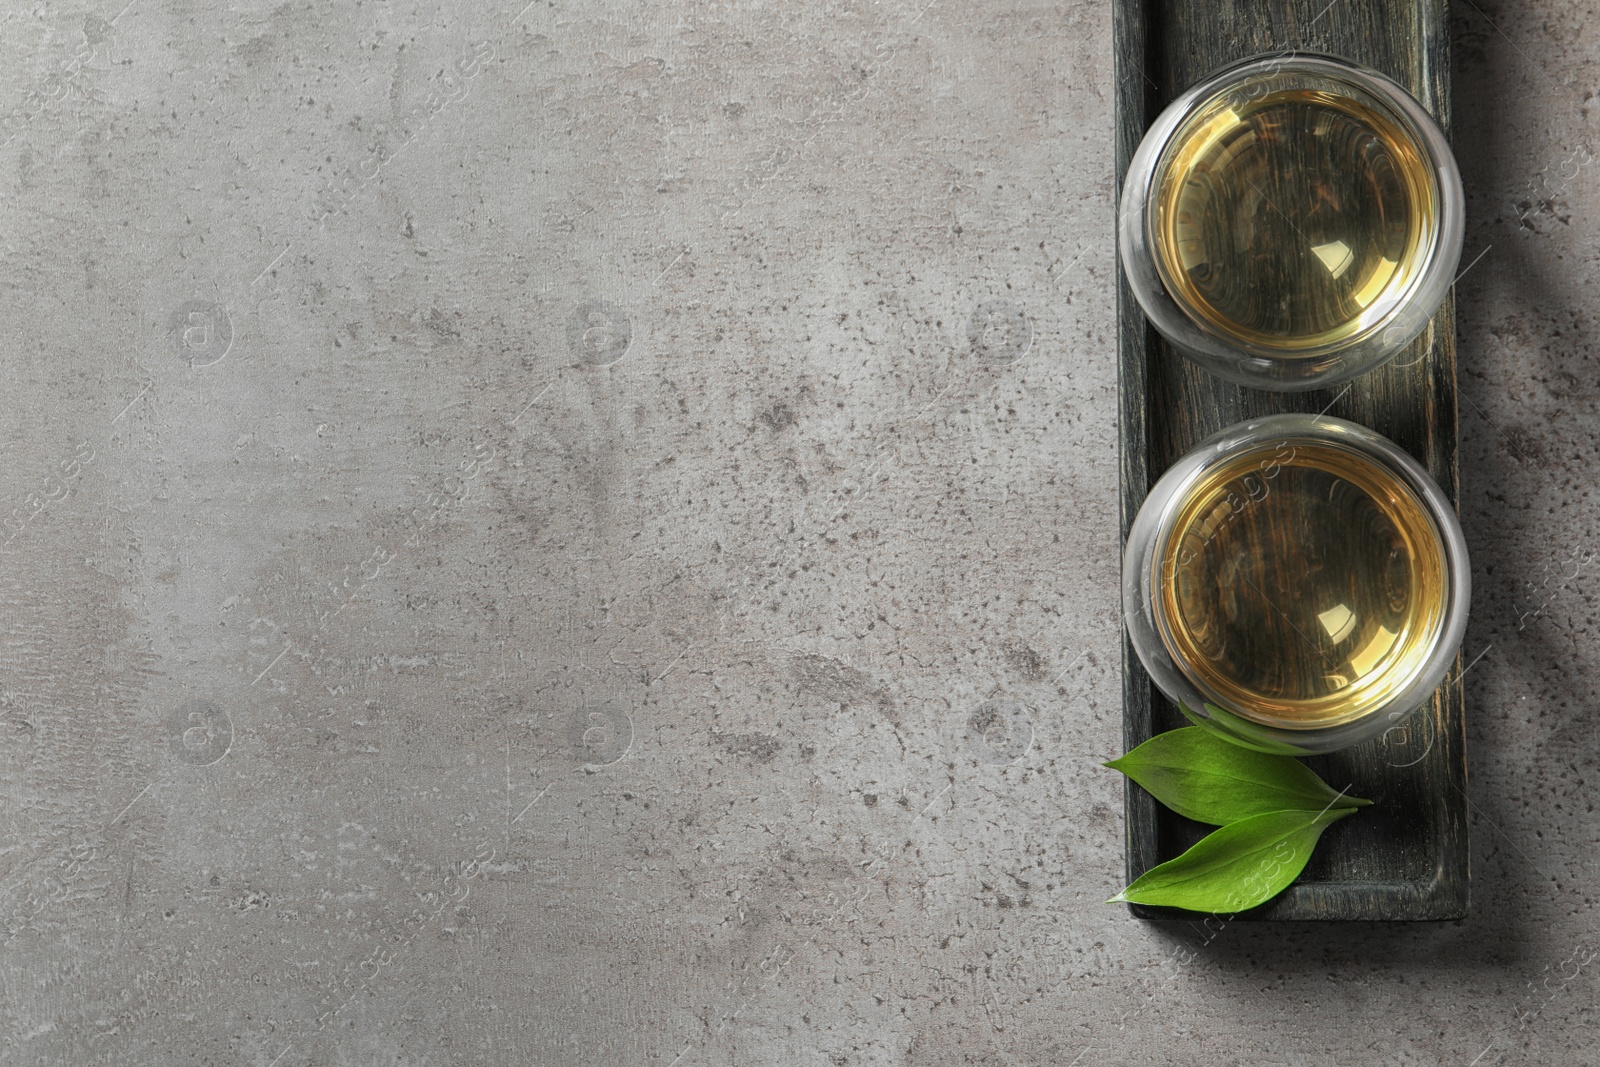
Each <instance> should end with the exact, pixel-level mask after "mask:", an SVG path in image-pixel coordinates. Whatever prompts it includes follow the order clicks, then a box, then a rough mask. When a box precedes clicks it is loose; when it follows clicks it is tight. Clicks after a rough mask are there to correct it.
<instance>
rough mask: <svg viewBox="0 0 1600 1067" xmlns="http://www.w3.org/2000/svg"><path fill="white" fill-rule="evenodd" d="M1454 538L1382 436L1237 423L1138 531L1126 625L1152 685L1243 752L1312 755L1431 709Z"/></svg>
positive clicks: (1459, 614) (1173, 477) (1448, 521)
mask: <svg viewBox="0 0 1600 1067" xmlns="http://www.w3.org/2000/svg"><path fill="white" fill-rule="evenodd" d="M1471 587H1472V576H1471V571H1470V568H1469V565H1468V560H1467V548H1466V542H1465V539H1464V538H1463V537H1462V533H1461V525H1460V523H1459V522H1458V521H1457V519H1456V516H1455V511H1454V509H1453V508H1452V507H1451V506H1450V502H1449V500H1448V499H1447V498H1446V497H1445V495H1444V493H1443V491H1441V490H1440V488H1439V487H1438V485H1437V484H1436V483H1435V482H1434V481H1433V479H1432V478H1430V477H1429V476H1428V473H1427V471H1426V470H1424V469H1423V468H1422V466H1421V465H1420V464H1419V463H1417V461H1416V460H1414V459H1412V458H1411V457H1410V456H1409V455H1407V454H1406V453H1405V452H1404V451H1403V450H1402V449H1401V448H1399V447H1398V446H1397V445H1395V444H1394V443H1393V442H1392V441H1390V440H1388V439H1387V438H1385V437H1383V436H1381V435H1379V434H1376V433H1374V432H1373V431H1371V430H1368V429H1366V428H1365V427H1362V426H1358V425H1356V424H1355V423H1352V422H1346V421H1345V420H1343V419H1337V418H1332V417H1330V416H1326V415H1321V416H1317V415H1303V414H1296V415H1272V416H1268V417H1265V418H1260V419H1253V420H1250V421H1248V422H1242V423H1238V424H1236V425H1234V426H1230V427H1228V428H1227V429H1225V430H1223V431H1222V432H1220V433H1218V434H1216V435H1215V436H1213V437H1211V438H1209V439H1208V440H1206V441H1204V442H1202V443H1201V444H1200V445H1199V446H1197V447H1196V448H1195V449H1193V450H1192V451H1190V452H1189V453H1188V454H1187V455H1185V456H1183V457H1182V458H1181V459H1179V460H1178V462H1177V463H1175V464H1173V466H1172V468H1171V469H1170V470H1168V471H1167V472H1166V474H1164V475H1163V476H1162V477H1161V479H1160V480H1159V481H1158V482H1156V484H1155V486H1154V488H1152V489H1151V490H1150V495H1149V496H1148V497H1147V498H1146V499H1145V502H1144V504H1143V506H1142V507H1141V508H1140V509H1139V513H1138V515H1137V516H1136V517H1135V518H1134V521H1133V525H1132V527H1131V529H1130V530H1129V533H1128V543H1127V547H1126V549H1125V552H1124V555H1123V567H1122V604H1123V617H1124V621H1125V623H1126V625H1127V627H1128V634H1129V637H1130V640H1131V642H1132V644H1133V648H1134V651H1135V652H1136V653H1137V654H1138V656H1139V659H1140V661H1141V662H1142V663H1143V664H1144V667H1145V670H1147V671H1148V672H1149V674H1150V677H1151V679H1152V681H1154V683H1155V685H1156V687H1157V688H1159V689H1160V690H1161V692H1163V693H1164V694H1166V695H1167V697H1169V698H1170V699H1171V700H1173V701H1174V702H1175V703H1177V704H1179V705H1180V707H1182V708H1183V709H1184V711H1185V713H1186V715H1187V717H1188V718H1190V719H1191V720H1192V721H1194V722H1196V723H1198V724H1200V725H1203V726H1208V727H1210V728H1212V729H1216V730H1218V731H1220V732H1222V733H1223V734H1224V735H1226V736H1228V737H1229V738H1230V739H1231V740H1234V741H1236V742H1238V743H1240V744H1243V745H1245V746H1246V747H1250V748H1256V749H1261V750H1263V751H1268V752H1284V753H1291V754H1295V755H1310V754H1315V753H1321V752H1331V751H1334V750H1337V749H1341V748H1347V747H1349V746H1351V745H1355V744H1358V743H1360V742H1362V741H1365V740H1368V739H1370V738H1373V737H1376V736H1377V735H1378V734H1381V733H1383V732H1384V731H1385V730H1387V729H1389V728H1390V727H1392V726H1394V725H1395V724H1396V723H1397V722H1398V721H1399V720H1400V719H1402V718H1404V717H1405V716H1407V715H1409V714H1410V713H1411V712H1413V711H1415V710H1416V709H1417V708H1418V707H1420V706H1421V705H1423V704H1424V703H1426V702H1427V700H1428V698H1429V697H1430V696H1431V695H1432V693H1433V691H1434V690H1435V689H1436V688H1438V686H1439V684H1440V682H1441V681H1443V679H1444V676H1445V674H1446V672H1447V671H1448V670H1449V668H1450V665H1451V664H1452V663H1453V662H1454V660H1455V656H1456V652H1457V650H1458V649H1459V647H1460V645H1461V638H1462V635H1463V634H1464V633H1465V632H1466V626H1467V609H1468V604H1469V601H1470V599H1471Z"/></svg>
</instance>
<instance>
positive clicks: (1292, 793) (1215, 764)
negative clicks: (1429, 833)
mask: <svg viewBox="0 0 1600 1067" xmlns="http://www.w3.org/2000/svg"><path fill="white" fill-rule="evenodd" d="M1106 766H1107V767H1110V768H1111V769H1112V770H1116V771H1121V772H1122V773H1123V774H1126V775H1127V776H1128V777H1129V778H1132V779H1133V780H1134V781H1135V782H1138V783H1139V784H1140V785H1141V786H1143V787H1144V788H1145V789H1146V790H1148V791H1149V792H1150V794H1151V795H1152V796H1154V797H1155V798H1156V799H1157V800H1159V801H1161V803H1163V804H1165V805H1166V806H1167V807H1169V808H1171V809H1172V810H1173V811H1175V812H1177V813H1178V814H1179V815H1184V816H1187V817H1188V818H1191V819H1194V820H1196V821H1197V822H1204V823H1210V824H1211V825H1213V826H1222V825H1225V824H1227V823H1231V822H1234V821H1236V820H1238V819H1246V818H1249V817H1250V816H1252V815H1261V814H1264V813H1265V812H1269V811H1288V810H1299V811H1321V810H1322V809H1324V808H1329V807H1331V808H1359V807H1365V806H1366V805H1368V804H1370V803H1372V801H1370V800H1362V799H1360V798H1359V797H1350V796H1341V795H1340V794H1339V793H1337V792H1335V791H1334V790H1333V789H1331V788H1329V787H1328V785H1327V783H1326V782H1324V781H1323V780H1322V779H1321V778H1318V777H1317V776H1316V775H1315V774H1313V773H1311V771H1310V770H1309V769H1308V768H1307V767H1306V766H1305V765H1304V764H1303V763H1301V762H1300V761H1299V760H1296V759H1294V758H1293V757H1292V756H1273V755H1268V754H1267V753H1265V752H1256V751H1255V750H1253V749H1248V748H1241V747H1239V746H1238V745H1235V744H1233V743H1232V742H1230V741H1227V740H1224V739H1223V738H1220V737H1218V736H1217V735H1216V734H1215V732H1214V731H1212V730H1210V729H1207V728H1205V727H1201V726H1184V727H1181V728H1180V729H1177V730H1169V731H1167V732H1166V733H1164V734H1157V735H1156V736H1154V737H1152V738H1151V739H1150V740H1148V741H1146V742H1145V743H1144V744H1142V745H1140V746H1139V747H1138V748H1136V749H1134V750H1133V751H1132V752H1130V753H1128V754H1127V755H1126V756H1123V757H1122V758H1121V759H1114V760H1112V761H1111V762H1109V763H1107V764H1106Z"/></svg>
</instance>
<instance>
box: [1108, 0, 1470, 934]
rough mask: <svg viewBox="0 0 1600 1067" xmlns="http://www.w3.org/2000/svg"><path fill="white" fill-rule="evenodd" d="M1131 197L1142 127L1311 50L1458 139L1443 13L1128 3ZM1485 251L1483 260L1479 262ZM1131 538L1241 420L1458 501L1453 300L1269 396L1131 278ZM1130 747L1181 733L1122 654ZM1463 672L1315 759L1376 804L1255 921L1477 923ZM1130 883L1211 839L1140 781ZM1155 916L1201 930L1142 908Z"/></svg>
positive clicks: (1224, 1) (1346, 825)
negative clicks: (1374, 356)
mask: <svg viewBox="0 0 1600 1067" xmlns="http://www.w3.org/2000/svg"><path fill="white" fill-rule="evenodd" d="M1115 43H1116V52H1117V145H1116V152H1117V188H1118V190H1119V192H1120V190H1121V187H1122V180H1123V176H1124V174H1125V173H1126V171H1127V167H1128V160H1129V159H1130V157H1131V156H1132V155H1133V151H1134V149H1135V148H1137V147H1138V144H1139V140H1140V138H1141V137H1143V136H1144V131H1145V129H1146V128H1147V127H1148V126H1149V124H1150V122H1151V121H1152V120H1153V119H1154V118H1155V117H1156V115H1157V114H1159V113H1160V111H1161V109H1162V108H1163V107H1165V106H1166V105H1167V104H1168V103H1169V102H1171V101H1172V99H1173V98H1174V97H1176V96H1177V95H1178V94H1179V93H1181V92H1182V91H1183V90H1184V89H1186V88H1188V87H1189V86H1191V85H1193V84H1194V83H1196V82H1198V81H1199V80H1201V78H1203V77H1204V76H1205V75H1206V74H1208V73H1209V72H1210V71H1212V70H1213V69H1215V68H1217V67H1220V66H1222V65H1223V64H1225V63H1228V62H1231V61H1234V60H1237V59H1242V58H1244V57H1246V56H1250V55H1255V54H1258V53H1262V52H1280V51H1283V50H1285V49H1288V48H1297V49H1303V50H1307V51H1314V52H1325V53H1329V54H1332V55H1338V56H1344V57H1347V58H1349V59H1353V60H1355V61H1357V62H1360V63H1364V64H1366V65H1367V66H1369V67H1373V68H1375V69H1377V70H1380V71H1382V72H1384V73H1385V74H1387V75H1388V76H1389V77H1391V78H1393V79H1395V80H1396V81H1398V82H1399V83H1400V84H1401V85H1404V86H1405V87H1406V88H1407V89H1409V90H1410V91H1411V93H1412V95H1414V96H1415V97H1416V98H1417V99H1418V100H1420V101H1422V103H1423V105H1424V106H1426V107H1427V108H1428V109H1429V110H1430V111H1431V112H1432V113H1433V115H1434V116H1435V117H1436V118H1437V119H1438V120H1439V124H1440V125H1441V126H1442V127H1443V128H1444V129H1445V131H1446V132H1447V133H1448V131H1449V129H1450V62H1449V22H1448V18H1447V9H1446V3H1445V0H1389V2H1386V0H1333V2H1332V3H1328V2H1327V0H1312V2H1310V3H1297V2H1263V0H1116V10H1115ZM1469 254H1470V250H1469ZM1117 313H1118V327H1119V339H1118V355H1119V371H1118V392H1119V400H1120V404H1121V412H1120V416H1121V441H1120V444H1121V457H1122V533H1123V538H1124V540H1126V537H1127V533H1128V526H1129V524H1130V523H1131V522H1132V521H1133V516H1134V514H1135V513H1136V512H1137V511H1138V510H1139V505H1140V504H1141V503H1143V501H1144V498H1145V494H1146V493H1147V492H1148V491H1149V487H1150V485H1151V484H1152V483H1153V482H1154V480H1155V479H1157V478H1159V477H1160V476H1161V474H1162V472H1163V471H1165V470H1166V469H1167V467H1168V466H1169V465H1170V464H1171V463H1172V462H1173V461H1174V460H1175V459H1177V457H1179V456H1181V455H1182V454H1183V453H1184V452H1186V451H1188V450H1189V449H1190V448H1191V447H1192V446H1193V445H1195V444H1196V443H1197V442H1199V441H1200V440H1202V439H1203V438H1205V437H1207V436H1208V435H1210V434H1211V433H1213V432H1215V431H1216V430H1219V429H1221V428H1222V427H1224V426H1227V425H1228V424H1230V423H1234V422H1238V421H1240V420H1241V419H1246V418H1251V417H1254V416H1257V415H1266V414H1271V413H1274V412H1280V411H1310V412H1319V411H1324V410H1326V411H1327V412H1328V413H1329V414H1332V415H1337V416H1339V417H1341V418H1345V419H1350V420H1351V421H1353V422H1359V423H1361V424H1363V425H1365V426H1369V427H1371V428H1372V429H1374V430H1377V431H1378V432H1379V433H1381V434H1384V435H1385V436H1387V437H1389V438H1390V439H1391V440H1393V441H1395V442H1396V443H1397V444H1399V445H1400V446H1401V447H1402V448H1405V449H1406V450H1407V451H1408V452H1410V453H1411V454H1412V455H1413V456H1415V457H1416V458H1417V460H1418V461H1419V462H1421V463H1422V464H1423V466H1425V467H1427V469H1428V471H1429V472H1430V473H1431V474H1432V475H1433V477H1434V479H1435V480H1437V481H1438V483H1439V485H1440V486H1441V487H1442V488H1443V489H1444V490H1445V492H1446V493H1447V494H1448V495H1449V497H1450V499H1451V502H1452V503H1458V495H1457V493H1458V486H1457V474H1456V444H1457V427H1456V363H1455V302H1454V297H1453V296H1452V297H1450V298H1449V299H1447V300H1446V301H1445V303H1444V306H1443V307H1442V308H1441V309H1440V310H1439V313H1438V315H1437V316H1435V318H1434V320H1433V323H1432V325H1431V326H1430V328H1429V329H1428V330H1427V331H1425V332H1424V333H1423V335H1422V336H1421V337H1420V338H1418V339H1417V340H1416V341H1415V342H1413V343H1412V345H1411V347H1410V348H1409V349H1408V350H1407V351H1405V352H1403V353H1401V355H1400V356H1399V357H1398V358H1397V359H1396V360H1394V361H1393V362H1392V363H1390V364H1388V365H1386V366H1384V367H1381V368H1379V369H1378V370H1376V371H1373V372H1372V373H1370V374H1367V375H1364V376H1362V377H1361V378H1358V379H1357V380H1356V381H1355V382H1353V383H1351V384H1350V385H1348V386H1347V387H1338V388H1336V389H1332V390H1326V391H1317V392H1306V393H1292V394H1272V393H1263V392H1258V391H1255V390H1249V389H1245V388H1242V387H1239V386H1235V385H1230V384H1229V383H1227V382H1223V381H1220V380H1218V379H1216V378H1214V377H1212V376H1210V375H1208V374H1207V373H1206V372H1205V371H1203V370H1201V369H1200V368H1198V367H1196V366H1195V365H1194V364H1193V363H1191V362H1190V361H1188V360H1186V359H1184V358H1183V357H1182V356H1180V355H1178V354H1177V353H1176V352H1174V351H1173V350H1172V349H1171V348H1170V347H1168V346H1167V344H1166V343H1165V341H1163V340H1162V338H1161V337H1160V335H1159V334H1157V333H1156V332H1155V330H1154V329H1152V328H1151V327H1150V326H1149V324H1148V323H1147V322H1146V321H1145V318H1144V315H1143V313H1142V312H1141V311H1140V310H1139V306H1138V304H1137V303H1135V302H1134V300H1133V295H1132V294H1131V293H1130V292H1129V291H1128V286H1127V283H1126V281H1124V280H1122V279H1121V277H1120V274H1119V283H1118V290H1117ZM1122 666H1123V733H1124V738H1125V742H1126V744H1127V747H1128V748H1130V749H1131V748H1132V747H1133V746H1135V745H1137V744H1139V743H1140V742H1142V741H1145V740H1147V739H1148V738H1149V737H1151V736H1152V735H1153V734H1156V733H1159V732H1161V731H1163V730H1169V729H1173V728H1175V727H1178V726H1182V725H1184V721H1183V719H1182V718H1181V717H1180V716H1179V714H1178V712H1177V709H1176V708H1174V707H1173V706H1172V705H1171V704H1170V703H1168V702H1167V700H1166V699H1165V698H1164V697H1163V696H1161V694H1160V693H1159V692H1157V691H1155V690H1154V689H1153V687H1152V686H1151V684H1150V678H1149V676H1148V675H1147V674H1145V672H1144V669H1143V667H1141V666H1140V664H1139V660H1138V658H1137V657H1136V656H1135V655H1134V652H1133V649H1132V647H1131V646H1129V645H1128V644H1127V642H1126V639H1125V640H1124V642H1123V653H1122ZM1463 712H1464V708H1463V699H1462V689H1461V660H1460V657H1459V656H1458V657H1457V659H1456V664H1455V667H1454V669H1453V670H1452V671H1451V673H1450V675H1449V677H1448V678H1447V680H1446V682H1445V684H1444V685H1443V686H1442V687H1441V688H1440V689H1439V691H1438V692H1437V693H1435V694H1434V696H1433V700H1432V702H1431V703H1430V705H1429V707H1428V708H1427V710H1426V711H1425V712H1424V713H1422V714H1420V715H1418V716H1415V717H1414V718H1413V719H1412V720H1410V722H1409V724H1408V725H1407V726H1406V727H1405V728H1404V729H1396V730H1391V731H1390V732H1389V734H1387V735H1385V736H1384V737H1383V738H1382V739H1380V740H1378V741H1375V742H1371V743H1368V744H1366V745H1362V746H1361V747H1359V748H1356V749H1352V750H1348V751H1345V752H1341V753H1337V754H1335V755H1332V756H1326V757H1321V758H1319V759H1315V760H1310V761H1308V762H1309V763H1310V764H1311V766H1312V767H1313V769H1315V770H1316V771H1317V772H1318V773H1319V774H1321V775H1322V776H1323V777H1324V778H1325V779H1326V780H1327V781H1329V782H1330V783H1332V784H1333V785H1334V786H1335V787H1336V788H1339V787H1344V786H1348V787H1349V788H1350V791H1351V792H1352V793H1354V794H1355V795H1357V796H1363V797H1369V798H1371V799H1372V800H1374V801H1376V802H1377V803H1376V804H1375V806H1373V807H1371V808H1368V809H1366V810H1364V811H1363V812H1361V814H1360V817H1358V818H1352V819H1346V820H1343V821H1341V822H1339V823H1336V824H1334V826H1332V827H1331V828H1330V829H1329V830H1328V831H1327V833H1326V834H1325V835H1324V836H1323V839H1322V843H1321V844H1320V845H1319V846H1318V848H1317V851H1316V853H1315V854H1314V855H1313V856H1312V859H1311V863H1310V865H1309V866H1307V868H1306V870H1305V873H1304V874H1303V875H1302V876H1301V878H1300V880H1299V881H1298V882H1297V883H1296V884H1295V885H1293V886H1292V887H1290V888H1289V889H1288V890H1286V891H1285V892H1284V893H1283V894H1281V895H1280V896H1278V897H1277V898H1275V899H1274V900H1272V901H1271V902H1269V903H1267V904H1264V905H1262V906H1261V907H1259V908H1256V909H1254V910H1252V911H1250V912H1246V913H1244V914H1243V915H1241V916H1239V917H1240V918H1242V919H1270V920H1290V919H1459V918H1462V917H1464V916H1465V915H1466V913H1467V900H1468V891H1467V885H1468V882H1467V879H1468V872H1467V819H1466V808H1467V796H1466V785H1467V782H1466V776H1467V771H1466V754H1465V734H1464V725H1463ZM1127 820H1128V822H1127V830H1128V880H1129V881H1132V880H1133V879H1134V878H1137V877H1138V876H1139V875H1140V874H1142V873H1143V872H1144V871H1146V870H1148V869H1149V868H1151V867H1153V866H1155V865H1156V864H1157V863H1160V862H1162V861H1164V860H1168V859H1171V858H1172V857H1174V856H1176V855H1178V853H1180V852H1182V851H1183V850H1184V849H1186V848H1188V847H1189V846H1190V845H1192V844H1193V843H1194V842H1195V841H1198V840H1199V839H1200V837H1201V836H1203V835H1204V833H1205V832H1206V831H1207V829H1209V828H1208V827H1202V826H1200V825H1199V824H1197V823H1193V822H1190V821H1188V820H1187V819H1183V818H1181V817H1179V816H1177V815H1175V814H1173V813H1172V812H1170V811H1168V810H1167V809H1165V808H1163V807H1161V806H1160V805H1158V804H1157V803H1156V802H1155V800H1154V799H1152V798H1151V797H1150V795H1149V794H1147V793H1145V792H1144V791H1143V790H1142V789H1140V788H1139V787H1137V786H1135V785H1133V784H1132V783H1129V784H1128V791H1127ZM1132 911H1133V914H1135V915H1137V916H1139V917H1141V918H1147V919H1164V918H1188V917H1192V916H1191V913H1189V912H1185V911H1181V910H1178V909H1172V908H1150V907H1143V906H1139V905H1133V906H1132Z"/></svg>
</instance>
